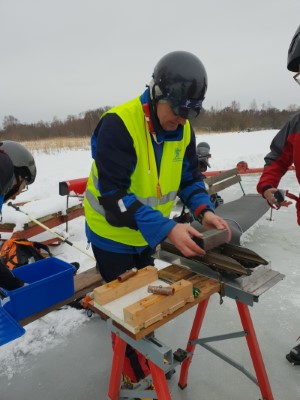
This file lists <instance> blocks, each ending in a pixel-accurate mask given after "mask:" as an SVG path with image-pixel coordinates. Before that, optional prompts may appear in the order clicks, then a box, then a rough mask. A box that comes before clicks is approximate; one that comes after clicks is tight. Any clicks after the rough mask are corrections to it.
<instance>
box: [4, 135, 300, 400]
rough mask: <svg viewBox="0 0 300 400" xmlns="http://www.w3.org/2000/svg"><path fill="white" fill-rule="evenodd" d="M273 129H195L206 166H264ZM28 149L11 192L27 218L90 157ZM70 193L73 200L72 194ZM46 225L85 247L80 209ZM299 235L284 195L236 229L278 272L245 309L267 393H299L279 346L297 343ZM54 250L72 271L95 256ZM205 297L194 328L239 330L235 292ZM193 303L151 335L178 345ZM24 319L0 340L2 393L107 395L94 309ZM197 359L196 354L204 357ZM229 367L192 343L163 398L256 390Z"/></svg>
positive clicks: (240, 349)
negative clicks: (22, 184) (27, 178)
mask: <svg viewBox="0 0 300 400" xmlns="http://www.w3.org/2000/svg"><path fill="white" fill-rule="evenodd" d="M275 133H276V131H274V130H273V131H271V130H270V131H259V132H240V133H226V134H210V135H201V136H198V137H197V142H200V141H207V142H208V143H209V144H210V146H211V152H212V158H211V166H212V168H211V169H212V170H220V169H229V168H233V167H234V166H235V165H236V164H237V163H238V162H239V161H246V162H247V163H248V166H249V168H255V167H256V168H257V167H262V166H263V163H264V162H263V157H264V155H265V154H266V153H267V152H268V151H269V144H270V142H271V139H272V138H273V136H274V135H275ZM35 156H36V163H37V169H38V175H37V179H36V182H35V183H34V184H33V185H32V186H31V187H30V188H29V191H27V192H25V193H23V194H22V195H21V196H20V197H19V198H18V202H19V201H20V202H21V201H28V200H30V203H29V204H26V205H24V206H23V207H22V209H23V210H24V211H25V212H27V213H29V214H31V215H32V216H34V217H35V218H39V217H41V216H43V215H47V214H49V213H51V212H54V211H58V210H61V211H64V210H65V207H66V199H65V198H64V197H62V196H59V194H58V183H59V182H60V181H64V180H68V179H75V178H81V177H86V176H88V174H89V170H90V166H91V158H90V153H89V151H87V150H80V149H78V150H64V151H60V152H58V151H53V152H48V153H47V154H45V153H36V154H35ZM257 180H258V175H248V176H243V177H242V182H243V186H244V188H245V191H246V193H255V192H256V190H255V187H256V184H257ZM280 187H281V188H282V189H288V190H290V191H291V192H292V193H295V194H298V193H299V186H298V184H297V183H296V178H295V174H294V172H288V173H287V174H286V176H285V177H284V178H283V180H282V183H281V185H280ZM240 195H241V190H240V188H239V186H238V185H235V186H233V187H231V188H228V189H226V190H224V191H223V192H222V197H223V198H224V200H225V202H226V201H230V200H233V199H236V198H237V197H239V196H240ZM72 201H73V204H76V202H77V201H78V200H77V199H72ZM71 204H72V203H71ZM25 221H27V217H26V216H25V215H24V214H21V213H20V212H16V211H14V210H13V209H12V208H10V207H7V206H4V207H3V222H15V223H16V224H17V228H20V227H21V226H22V225H23V223H24V222H25ZM55 230H56V232H58V233H59V234H60V235H63V236H65V237H68V239H69V240H70V241H71V242H73V243H74V244H76V246H78V247H80V248H82V249H84V250H85V251H88V252H90V254H92V252H91V250H90V249H87V243H86V240H85V234H84V218H83V217H80V218H78V219H76V220H73V221H71V222H70V223H69V231H68V233H66V232H65V225H62V226H60V227H58V228H57V229H55ZM3 237H5V235H3ZM46 237H47V238H48V237H50V236H49V233H46V234H43V235H40V236H39V237H36V238H35V239H37V240H39V239H44V238H46ZM299 239H300V230H299V227H298V226H297V223H296V212H295V207H294V206H293V205H292V206H290V207H289V208H287V209H281V210H279V211H274V212H273V218H272V220H270V214H269V213H267V214H266V215H265V216H264V217H262V218H261V220H259V221H258V222H257V223H256V224H255V226H253V227H252V228H251V229H250V230H249V231H248V232H246V233H245V234H244V235H243V236H242V244H243V245H244V246H245V247H248V248H250V249H252V250H254V251H256V252H257V253H258V254H259V255H261V256H262V257H264V258H266V259H267V260H268V261H270V263H271V266H272V269H274V270H276V271H279V272H281V273H282V274H284V275H286V277H285V279H284V280H283V281H281V282H280V283H278V284H277V285H276V286H275V287H273V288H272V289H271V290H269V291H268V292H267V293H265V294H264V295H263V296H261V298H260V300H259V303H258V304H256V305H255V306H254V307H253V308H251V310H250V311H251V315H252V318H253V322H254V326H255V329H256V334H257V336H258V341H259V344H260V346H261V350H262V354H263V357H264V361H265V364H266V368H267V372H268V376H269V379H270V384H271V387H272V390H273V395H274V398H275V399H276V400H297V399H300V383H299V382H300V367H293V366H291V364H289V363H288V362H287V361H286V360H285V354H286V353H287V352H288V351H289V350H290V348H291V347H292V346H294V345H295V344H296V339H297V338H298V336H299V335H300V326H299V325H300V321H299V306H300V269H299V259H300V246H299V241H300V240H299ZM53 253H54V255H56V256H57V257H58V258H61V259H63V260H66V261H68V262H72V261H75V260H76V261H79V263H80V265H81V267H80V271H84V270H86V269H88V268H90V267H91V266H94V262H93V260H92V259H90V258H89V257H87V256H85V255H84V254H83V253H81V252H78V251H77V250H76V249H74V248H73V247H70V246H68V245H67V244H65V243H63V244H61V245H60V246H58V247H57V248H54V249H53ZM210 303H211V304H210V306H209V309H208V313H207V316H206V318H205V323H204V328H203V329H204V330H203V332H204V335H206V334H207V333H208V334H209V336H210V335H216V334H222V333H225V332H224V331H223V330H224V329H225V331H227V332H231V331H234V330H235V331H236V330H240V326H239V325H238V326H236V324H238V322H239V321H238V319H237V317H236V316H235V314H236V312H233V310H234V308H235V303H234V301H232V300H231V299H225V302H224V304H223V306H222V307H220V306H219V304H218V298H217V297H215V298H213V299H212V300H211V302H210ZM193 313H194V311H193V310H190V311H189V312H187V313H185V314H184V315H182V316H181V317H180V318H177V319H176V320H175V321H172V322H170V323H169V324H167V325H165V326H164V327H162V328H161V329H160V330H159V331H161V335H162V338H161V337H160V339H161V340H162V341H164V340H163V338H166V337H167V338H168V344H169V345H171V346H173V345H174V350H176V348H177V347H183V348H184V347H185V344H186V340H187V337H188V331H189V329H190V324H191V320H192V318H193ZM187 321H189V322H188V323H187ZM25 328H26V334H25V335H24V336H23V337H21V338H19V339H17V340H15V341H13V342H11V343H8V344H6V345H4V346H2V347H1V348H0V387H1V389H0V398H1V400H16V399H18V398H31V400H39V399H41V398H43V399H44V400H47V399H49V400H54V399H61V398H64V399H65V400H71V399H72V400H73V399H79V398H90V399H94V398H98V399H101V400H102V399H105V398H107V397H106V396H107V395H106V393H107V387H108V377H109V372H110V362H111V348H110V338H109V333H108V331H107V328H106V325H105V323H104V321H102V320H101V319H100V318H98V317H97V316H94V317H93V318H91V319H89V318H87V316H86V314H85V313H84V312H83V311H78V310H75V309H71V308H68V307H67V308H66V309H62V310H58V311H54V312H52V313H51V314H49V315H46V316H45V317H43V318H41V319H40V320H37V321H35V322H34V323H31V324H29V325H27V326H26V327H25ZM174 329H176V332H178V333H177V335H174V334H173V333H172V332H174ZM100 338H101V341H100ZM178 340H179V343H177V341H178ZM242 341H243V339H239V341H238V342H239V343H237V344H236V343H235V344H234V347H233V348H232V349H231V350H230V356H232V357H233V356H234V355H235V356H236V357H237V358H239V357H242V362H243V364H244V366H245V368H248V367H250V369H251V361H250V360H249V355H248V351H247V349H246V346H245V343H240V342H242ZM235 342H237V341H235ZM176 346H177V347H176ZM224 347H225V348H226V349H227V348H230V347H229V344H227V343H226V344H224V343H223V344H221V345H220V349H221V351H222V349H223V350H224ZM172 348H173V347H172ZM199 354H201V358H200V357H199ZM236 357H233V358H236ZM201 360H202V361H205V362H204V364H203V365H202V364H201ZM239 362H240V361H239ZM194 364H195V365H194ZM196 365H197V367H196ZM193 367H194V368H193ZM78 368H81V369H78ZM232 370H233V369H232V368H231V367H228V368H227V367H226V368H224V363H223V362H222V361H220V360H216V358H215V356H213V355H211V354H209V353H207V352H206V351H205V350H203V349H201V350H200V349H197V356H195V357H194V361H193V364H192V367H191V370H190V377H189V385H188V388H187V389H186V390H184V391H180V389H178V387H177V381H178V374H177V375H176V378H173V379H172V380H171V383H170V388H171V391H172V396H173V397H172V398H173V399H175V400H176V399H178V400H179V399H186V400H187V399H189V400H193V399H198V398H206V399H209V400H214V399H216V400H217V399H220V398H223V399H225V400H235V399H236V400H238V399H241V398H243V399H245V400H248V399H249V400H250V399H254V398H258V396H259V395H260V394H259V390H258V388H257V387H256V386H255V385H254V384H253V383H252V382H250V381H248V380H247V379H246V378H244V377H242V378H241V375H240V373H239V372H237V371H236V370H233V371H232ZM228 382H230V385H229V384H228ZM226 383H227V384H226ZM200 394H203V397H200Z"/></svg>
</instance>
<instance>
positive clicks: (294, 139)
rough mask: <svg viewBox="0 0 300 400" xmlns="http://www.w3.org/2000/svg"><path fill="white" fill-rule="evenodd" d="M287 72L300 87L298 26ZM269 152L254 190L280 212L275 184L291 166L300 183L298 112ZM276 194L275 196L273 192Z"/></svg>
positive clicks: (298, 358)
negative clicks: (292, 74) (292, 73)
mask: <svg viewBox="0 0 300 400" xmlns="http://www.w3.org/2000/svg"><path fill="white" fill-rule="evenodd" d="M287 69H288V70H289V71H291V72H294V76H293V78H294V80H295V82H296V83H297V84H300V78H299V77H300V26H299V27H298V29H297V31H296V33H295V34H294V36H293V39H292V41H291V44H290V47H289V49H288V58H287ZM270 150H271V151H270V153H268V154H267V155H266V156H265V166H264V170H263V173H262V175H261V177H260V180H259V182H258V185H257V191H258V192H259V193H260V194H261V195H262V196H263V197H264V198H265V199H266V200H267V202H268V203H269V204H270V205H271V207H273V208H275V209H279V208H280V207H281V206H288V205H289V204H290V202H287V201H285V200H284V198H283V197H282V198H281V199H279V198H278V196H277V195H276V194H277V193H278V192H277V190H278V185H279V182H280V180H281V178H282V177H283V175H284V174H285V173H286V172H287V170H288V168H289V167H290V166H291V165H292V164H294V166H295V172H296V177H297V180H298V183H300V112H298V113H297V114H295V115H294V116H292V117H291V118H290V119H289V120H288V121H287V122H286V124H285V125H284V126H283V127H282V128H281V129H280V131H279V132H278V133H277V135H276V136H275V137H274V139H273V140H272V142H271V146H270ZM276 192H277V193H276ZM295 200H296V210H297V222H298V225H300V200H299V198H298V200H297V199H295ZM287 359H288V360H289V361H291V362H296V363H298V364H300V344H298V345H297V346H295V347H294V348H293V349H292V350H291V351H290V353H289V354H287Z"/></svg>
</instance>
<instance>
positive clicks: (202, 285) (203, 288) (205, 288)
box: [90, 268, 221, 340]
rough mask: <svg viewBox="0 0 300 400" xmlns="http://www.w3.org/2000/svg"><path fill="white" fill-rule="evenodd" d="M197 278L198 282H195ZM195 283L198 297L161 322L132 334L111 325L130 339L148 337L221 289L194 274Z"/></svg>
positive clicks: (95, 308) (95, 307)
mask: <svg viewBox="0 0 300 400" xmlns="http://www.w3.org/2000/svg"><path fill="white" fill-rule="evenodd" d="M185 269H186V268H185ZM197 277H198V279H199V281H197V280H196V278H197ZM192 283H194V279H193V280H192ZM195 283H196V285H195V287H197V288H199V289H200V294H199V296H198V297H195V298H194V300H193V301H192V302H190V303H186V304H185V305H184V306H183V307H181V308H179V309H178V310H176V311H175V312H173V314H168V315H166V316H165V317H164V318H163V319H161V320H159V321H157V322H154V323H153V324H152V325H149V326H147V327H146V328H142V329H141V330H140V331H138V332H132V331H131V330H130V329H128V328H127V327H126V326H124V323H121V322H118V321H116V320H114V319H113V318H112V319H113V324H114V325H115V326H116V327H117V328H118V329H120V330H121V331H123V332H124V333H126V334H127V335H128V336H130V337H131V338H132V339H134V340H140V339H141V338H143V337H145V336H147V335H149V334H150V333H151V332H153V331H155V330H156V329H158V328H160V327H161V326H162V325H164V324H166V323H167V322H169V321H172V320H173V319H175V318H176V317H178V316H179V315H181V314H182V313H184V312H185V311H187V310H189V309H190V308H192V307H194V306H195V305H197V304H198V303H200V302H201V301H203V300H205V299H207V298H208V297H210V296H211V295H213V294H214V293H217V292H219V291H220V287H221V284H220V282H217V281H215V280H212V279H209V278H205V277H201V276H200V275H197V276H196V274H195ZM90 304H91V309H92V310H93V311H94V312H95V313H97V314H99V315H100V316H101V317H102V318H103V317H104V316H105V315H107V314H105V312H104V311H103V309H102V310H100V308H99V307H101V306H99V305H97V303H95V302H91V303H90ZM101 308H102V307H101Z"/></svg>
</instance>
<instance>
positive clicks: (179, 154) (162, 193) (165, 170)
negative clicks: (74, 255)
mask: <svg viewBox="0 0 300 400" xmlns="http://www.w3.org/2000/svg"><path fill="white" fill-rule="evenodd" d="M107 113H115V114H117V115H118V116H119V117H120V118H121V119H122V121H123V122H124V124H125V126H126V128H127V130H128V132H129V134H130V135H131V137H132V139H133V144H134V149H135V152H136V156H137V164H136V167H135V170H134V171H133V173H132V175H131V184H130V187H129V188H128V190H127V192H128V193H134V194H135V195H136V197H137V199H138V200H139V201H140V202H141V203H143V204H145V205H149V206H151V207H152V208H153V209H155V210H159V211H160V212H161V213H162V214H163V215H164V216H165V217H169V215H170V213H171V210H172V207H173V204H174V200H175V198H176V195H177V192H178V189H179V185H180V181H181V172H182V164H183V157H184V154H185V149H186V147H187V146H188V144H189V143H190V139H191V134H190V130H191V128H190V124H189V122H187V123H186V124H185V125H184V131H183V139H182V140H180V141H172V142H171V141H170V142H164V144H163V154H162V158H161V164H160V174H159V176H158V169H157V166H156V160H155V154H154V149H153V145H152V139H151V134H150V132H149V129H148V125H147V123H146V120H145V115H144V111H143V107H142V104H141V102H140V98H139V97H137V98H135V99H133V100H131V101H129V102H127V103H125V104H123V105H120V106H117V107H114V108H113V109H111V110H109V111H108V112H107ZM107 113H106V114H107ZM104 115H105V114H104ZM112 140H114V138H113V137H112ZM97 187H98V170H97V167H96V163H95V161H94V162H93V165H92V169H91V173H90V176H89V179H88V182H87V187H86V192H85V197H84V210H85V217H86V222H87V224H88V226H89V228H90V229H91V230H92V231H93V232H94V233H95V234H97V235H98V236H101V237H104V238H107V239H110V240H114V241H115V242H119V243H123V244H127V245H130V246H145V245H147V242H146V241H145V239H144V238H143V236H142V234H141V232H140V231H138V230H134V229H131V228H128V227H115V226H112V225H111V224H109V223H108V222H107V221H106V219H105V211H104V208H103V207H102V206H101V205H100V204H99V201H98V198H99V197H100V196H101V194H100V192H99V190H98V189H97ZM159 187H160V190H159Z"/></svg>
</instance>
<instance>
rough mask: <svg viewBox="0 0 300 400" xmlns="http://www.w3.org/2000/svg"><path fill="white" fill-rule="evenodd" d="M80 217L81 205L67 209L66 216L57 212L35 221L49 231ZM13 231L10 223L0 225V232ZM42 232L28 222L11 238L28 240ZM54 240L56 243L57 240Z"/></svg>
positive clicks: (13, 225) (33, 223)
mask: <svg viewBox="0 0 300 400" xmlns="http://www.w3.org/2000/svg"><path fill="white" fill-rule="evenodd" d="M82 215H84V208H83V206H82V205H80V204H79V205H76V206H73V207H70V208H68V209H67V210H66V214H62V213H61V212H57V213H53V214H49V215H46V216H44V217H41V218H37V220H38V221H40V222H41V223H43V224H44V225H46V226H47V227H48V228H50V229H51V228H54V227H56V226H58V225H61V224H64V223H65V222H66V221H71V220H72V219H74V218H77V217H80V216H82ZM14 229H15V224H12V223H6V224H0V232H13V230H14ZM43 232H45V229H44V228H43V227H41V226H40V225H37V224H36V223H35V222H32V221H30V222H28V223H26V224H24V229H22V230H20V231H17V232H14V233H13V234H12V236H11V237H12V238H13V239H21V238H26V239H29V238H31V237H32V236H36V235H39V234H40V233H43ZM56 240H57V241H58V240H59V239H56Z"/></svg>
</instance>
